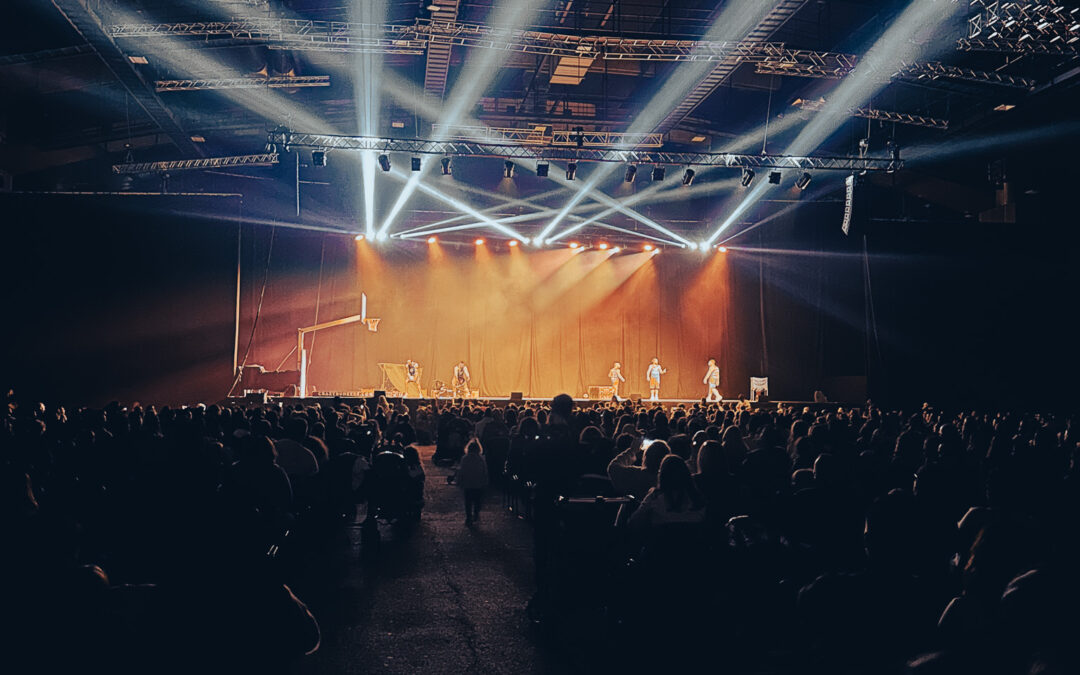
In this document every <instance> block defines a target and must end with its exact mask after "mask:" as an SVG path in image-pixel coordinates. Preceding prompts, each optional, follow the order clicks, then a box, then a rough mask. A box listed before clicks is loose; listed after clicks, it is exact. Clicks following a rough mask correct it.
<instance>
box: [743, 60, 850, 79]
mask: <svg viewBox="0 0 1080 675" xmlns="http://www.w3.org/2000/svg"><path fill="white" fill-rule="evenodd" d="M841 56H850V55H848V54H843V55H841ZM852 69H853V67H848V66H846V65H843V64H827V65H818V64H816V63H799V62H791V61H781V60H779V59H775V60H774V59H769V60H765V61H761V62H759V63H758V64H757V66H756V71H755V72H757V74H758V75H783V76H785V77H815V78H819V79H830V80H839V79H841V78H844V77H847V76H848V75H849V74H851V71H852Z"/></svg>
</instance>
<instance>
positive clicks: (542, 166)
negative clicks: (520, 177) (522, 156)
mask: <svg viewBox="0 0 1080 675" xmlns="http://www.w3.org/2000/svg"><path fill="white" fill-rule="evenodd" d="M536 175H537V176H539V177H540V178H544V177H545V176H547V175H548V163H547V162H540V163H539V164H537V165H536Z"/></svg>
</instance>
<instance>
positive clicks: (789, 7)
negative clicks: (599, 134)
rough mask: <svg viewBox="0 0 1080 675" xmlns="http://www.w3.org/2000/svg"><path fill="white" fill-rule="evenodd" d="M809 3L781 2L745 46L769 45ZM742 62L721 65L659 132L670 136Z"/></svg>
mask: <svg viewBox="0 0 1080 675" xmlns="http://www.w3.org/2000/svg"><path fill="white" fill-rule="evenodd" d="M807 2H808V0H781V1H780V2H778V3H777V4H776V6H775V7H773V9H772V11H770V12H769V13H768V14H766V15H765V18H764V19H762V20H761V22H760V23H759V24H758V25H757V28H755V29H754V30H752V31H750V34H749V35H747V36H746V39H745V40H744V41H745V42H767V41H768V40H769V39H770V38H772V36H773V35H775V34H776V31H778V30H780V27H781V26H783V25H784V24H785V23H787V20H788V19H790V18H791V17H792V16H794V14H795V13H796V12H798V11H799V10H800V9H802V7H803V5H805V4H806V3H807ZM740 63H742V61H741V60H740V59H739V58H737V57H736V56H729V57H727V58H725V59H724V60H723V61H721V62H720V64H719V65H717V66H716V67H715V68H713V69H712V71H711V72H710V73H709V74H708V75H707V76H706V77H705V79H703V80H702V81H701V82H698V84H697V85H696V86H695V87H694V88H693V89H691V90H690V92H689V93H688V94H687V95H686V96H685V97H684V98H683V100H681V101H679V104H678V105H676V106H675V108H673V109H672V111H671V112H670V113H668V115H667V117H665V118H664V119H663V121H661V122H660V124H659V125H657V127H656V129H655V131H659V132H661V133H667V132H668V131H670V130H671V129H672V128H673V127H675V125H677V124H678V123H679V122H681V121H683V119H684V118H685V117H686V116H687V115H689V114H690V113H692V112H694V110H695V109H696V108H697V107H698V106H699V105H701V103H702V102H703V101H704V100H705V99H706V98H708V97H709V95H710V94H712V93H713V92H714V91H716V89H717V88H718V87H720V86H721V85H722V84H724V82H726V81H727V79H728V78H729V77H731V75H732V73H734V72H735V69H736V68H738V67H739V64H740Z"/></svg>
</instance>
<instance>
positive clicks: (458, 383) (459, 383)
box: [453, 361, 472, 398]
mask: <svg viewBox="0 0 1080 675" xmlns="http://www.w3.org/2000/svg"><path fill="white" fill-rule="evenodd" d="M469 379H470V378H469V367H468V366H466V365H465V362H464V361H458V362H457V365H456V366H454V381H453V385H454V398H469V396H470V394H472V390H471V389H470V388H469Z"/></svg>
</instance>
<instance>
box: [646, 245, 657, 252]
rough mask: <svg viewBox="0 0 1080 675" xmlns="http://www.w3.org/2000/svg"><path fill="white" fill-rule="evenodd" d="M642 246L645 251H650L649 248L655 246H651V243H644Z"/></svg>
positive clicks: (651, 248)
mask: <svg viewBox="0 0 1080 675" xmlns="http://www.w3.org/2000/svg"><path fill="white" fill-rule="evenodd" d="M644 248H645V250H646V251H651V250H653V248H655V247H654V246H653V245H652V244H645V247H644Z"/></svg>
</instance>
